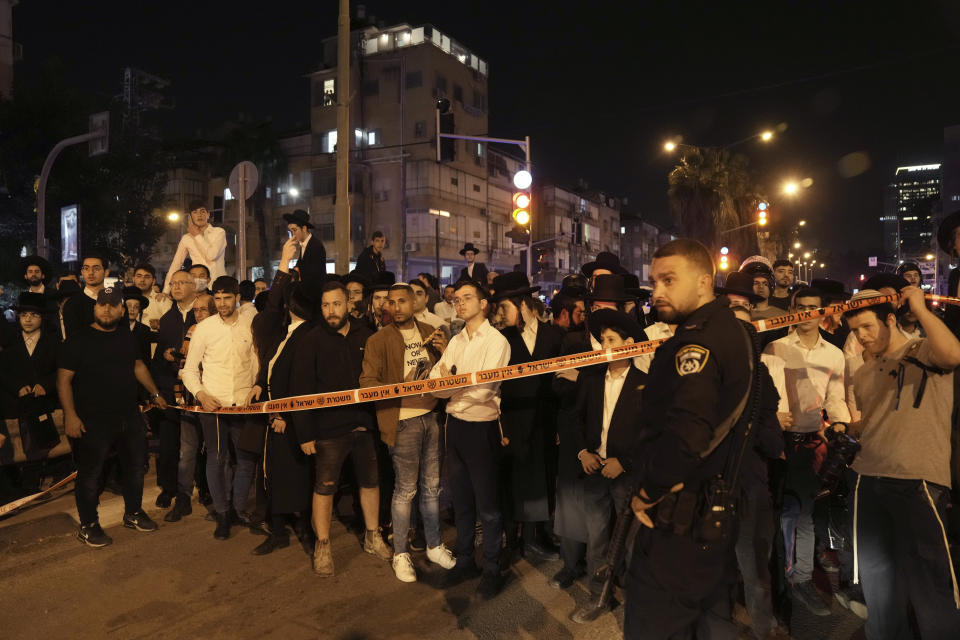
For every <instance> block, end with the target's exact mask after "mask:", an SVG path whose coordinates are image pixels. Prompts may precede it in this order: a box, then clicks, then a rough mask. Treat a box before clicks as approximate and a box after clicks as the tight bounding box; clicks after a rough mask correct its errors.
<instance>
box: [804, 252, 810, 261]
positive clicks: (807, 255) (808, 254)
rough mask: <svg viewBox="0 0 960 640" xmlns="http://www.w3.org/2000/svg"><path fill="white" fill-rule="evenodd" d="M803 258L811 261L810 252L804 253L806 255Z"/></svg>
mask: <svg viewBox="0 0 960 640" xmlns="http://www.w3.org/2000/svg"><path fill="white" fill-rule="evenodd" d="M803 257H804V258H806V259H807V260H809V259H810V252H809V251H807V252H806V253H804V254H803Z"/></svg>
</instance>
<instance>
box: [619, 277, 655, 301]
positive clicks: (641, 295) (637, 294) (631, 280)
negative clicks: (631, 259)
mask: <svg viewBox="0 0 960 640" xmlns="http://www.w3.org/2000/svg"><path fill="white" fill-rule="evenodd" d="M623 287H624V289H625V290H626V292H627V293H629V294H630V295H631V296H633V297H634V298H637V299H638V300H649V299H650V295H651V294H652V293H653V291H651V290H650V289H649V288H648V287H641V286H640V278H639V276H637V274H635V273H625V274H623Z"/></svg>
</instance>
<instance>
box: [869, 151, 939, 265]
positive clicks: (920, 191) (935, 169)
mask: <svg viewBox="0 0 960 640" xmlns="http://www.w3.org/2000/svg"><path fill="white" fill-rule="evenodd" d="M939 204H940V165H939V164H923V165H914V166H909V167H897V170H896V172H895V173H894V178H893V181H892V182H891V183H890V184H889V186H888V187H887V192H886V194H885V202H884V216H883V218H881V220H882V221H883V224H884V250H885V251H884V253H885V254H887V255H885V258H886V260H884V262H885V261H889V262H891V263H893V264H900V263H903V262H917V263H919V264H920V266H921V268H922V269H923V271H924V279H925V280H933V278H934V275H935V272H936V259H935V253H936V250H937V247H936V235H937V228H936V218H935V213H936V211H937V210H938V208H939ZM891 240H893V242H892V243H891ZM891 244H892V246H891Z"/></svg>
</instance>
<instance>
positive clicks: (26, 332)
mask: <svg viewBox="0 0 960 640" xmlns="http://www.w3.org/2000/svg"><path fill="white" fill-rule="evenodd" d="M51 313H52V310H51V309H50V307H49V305H48V299H47V296H46V295H44V294H42V293H30V292H29V291H25V292H23V293H21V294H20V301H19V304H18V305H17V322H18V323H19V329H20V330H19V331H18V332H17V335H16V337H14V338H13V340H12V341H11V343H10V344H9V345H8V346H6V347H5V348H4V349H3V351H2V352H0V385H2V386H3V390H4V392H5V395H6V396H7V397H6V398H5V402H4V404H5V405H6V406H11V407H15V408H16V409H15V411H13V412H12V414H11V415H15V416H16V417H17V419H18V420H19V423H20V425H19V426H20V438H21V441H22V443H23V448H24V453H26V456H27V461H26V462H25V463H24V464H23V467H22V469H21V471H22V476H21V477H22V483H21V484H22V489H23V490H24V492H26V493H36V492H37V491H39V490H40V472H41V469H42V465H43V459H44V458H45V457H46V453H47V450H48V445H49V446H52V445H54V444H56V442H59V438H56V441H54V440H53V438H51V439H50V440H49V441H44V440H46V438H45V437H41V436H43V435H45V432H49V431H50V429H49V427H52V426H53V424H52V419H51V418H50V414H51V413H52V412H53V411H54V409H56V408H57V407H58V406H59V402H58V401H57V393H56V386H57V350H58V348H59V344H60V340H59V337H58V335H57V334H56V333H52V332H48V331H47V329H46V327H45V326H44V325H45V324H46V323H45V320H44V315H49V314H51ZM51 435H56V428H55V427H53V433H52V434H51Z"/></svg>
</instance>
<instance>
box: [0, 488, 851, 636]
mask: <svg viewBox="0 0 960 640" xmlns="http://www.w3.org/2000/svg"><path fill="white" fill-rule="evenodd" d="M147 483H148V485H152V484H153V476H152V474H150V475H149V476H148V480H147ZM156 493H157V490H156V489H155V488H154V487H152V486H150V487H148V490H147V492H146V494H145V496H144V505H145V506H147V511H148V512H149V513H150V514H151V516H152V517H153V518H154V519H155V520H157V522H158V523H159V525H160V529H159V530H158V531H156V532H153V533H139V532H136V531H134V530H132V529H125V528H123V527H122V526H121V524H120V522H121V516H122V510H123V509H122V506H123V505H122V499H121V498H120V497H118V496H115V495H112V494H109V493H105V494H104V496H103V499H102V506H101V522H102V524H103V526H104V529H105V530H106V531H107V533H108V534H109V535H110V536H111V537H113V539H114V544H113V545H112V546H110V547H107V548H104V549H99V550H94V549H89V548H87V547H86V546H84V545H82V544H81V543H80V542H78V541H77V539H76V538H75V537H74V532H75V529H76V511H75V508H74V503H73V493H72V491H71V490H70V488H69V487H68V488H67V489H66V490H63V491H60V492H58V493H57V497H56V498H55V499H54V500H51V501H50V502H47V503H44V504H40V505H36V506H34V507H32V508H28V509H26V510H24V511H22V512H20V513H16V514H13V515H12V516H10V517H7V518H5V519H3V520H0V585H3V587H2V589H0V637H3V638H7V639H10V638H44V639H48V638H50V639H52V638H104V637H109V638H145V637H149V638H228V637H229V638H253V637H257V638H270V637H277V638H284V639H290V640H294V639H298V638H331V639H337V640H361V639H368V638H369V639H373V638H377V639H379V638H390V639H392V640H393V639H404V638H550V639H568V638H569V639H573V638H578V639H579V638H584V639H589V638H603V639H608V638H618V637H622V626H623V612H622V608H617V609H615V610H614V611H613V612H612V613H610V614H607V615H604V616H602V617H601V618H600V619H598V620H597V621H595V622H593V623H592V624H589V625H577V624H574V623H572V622H570V621H569V620H568V619H567V616H568V615H569V614H570V612H572V611H573V610H574V609H575V608H576V607H577V606H578V605H580V604H583V603H585V602H586V599H587V590H586V588H585V586H584V585H583V584H581V583H576V584H574V586H573V587H571V588H570V589H569V590H568V591H557V590H555V589H551V588H550V586H549V585H548V584H547V580H548V579H549V578H550V576H552V575H553V573H554V572H556V571H557V570H558V569H559V567H560V563H559V561H552V562H542V563H537V562H533V563H530V562H527V561H526V560H521V561H520V562H518V563H516V564H514V565H513V566H512V567H511V569H510V571H509V573H508V577H507V585H506V587H505V588H504V590H503V592H502V593H501V594H500V595H499V596H498V597H496V598H495V599H493V600H491V601H487V602H484V601H481V600H478V599H477V598H475V597H474V590H475V588H476V584H477V580H473V581H470V582H467V583H465V584H462V585H458V586H456V587H454V588H451V589H449V590H445V589H443V588H442V580H443V574H444V573H445V572H444V571H443V570H442V569H440V568H438V567H436V566H434V565H429V564H428V563H427V561H426V558H425V556H424V554H422V553H419V554H416V553H415V554H414V562H415V564H416V565H417V569H418V573H419V574H420V576H421V579H420V581H419V582H418V583H416V584H404V583H401V582H399V581H398V580H397V579H396V578H395V577H394V575H393V571H392V570H391V568H390V565H389V563H386V562H383V561H380V560H377V559H375V558H373V557H372V556H370V555H367V554H365V553H363V550H362V548H361V545H360V543H359V542H358V540H357V538H356V537H355V536H354V535H353V534H351V533H350V532H348V531H347V530H346V529H345V528H344V527H343V526H342V525H341V524H339V523H336V522H335V523H334V525H333V531H332V535H331V540H332V544H333V553H334V560H335V563H336V570H337V575H336V576H335V577H333V578H319V577H317V576H315V575H314V574H313V572H312V570H311V567H310V558H309V556H307V555H306V554H305V553H304V551H303V550H302V549H301V548H300V546H299V545H298V544H297V543H296V539H295V538H292V539H291V540H292V543H291V545H290V547H288V548H286V549H281V550H278V551H275V552H274V553H272V554H270V555H268V556H263V557H256V556H252V555H250V550H251V549H253V548H254V547H255V546H256V545H258V544H259V543H260V542H261V541H262V540H263V538H262V537H259V536H255V535H253V534H251V533H250V532H249V531H248V530H247V529H245V528H234V531H233V534H232V535H231V537H230V539H229V540H227V541H217V540H214V539H213V528H214V524H213V523H211V522H208V521H205V520H204V518H203V508H202V507H198V506H196V505H195V506H194V512H193V514H192V515H190V516H187V517H186V518H184V519H183V520H182V521H181V522H179V523H175V524H168V523H164V522H163V521H162V515H163V514H162V512H161V511H160V510H159V509H156V508H154V507H153V506H152V505H153V502H154V499H155V497H156ZM453 533H454V532H453V531H452V530H450V529H449V528H447V529H445V531H444V536H445V538H446V539H447V542H448V544H450V543H451V542H452V537H453ZM832 607H833V611H834V614H833V615H831V616H830V617H828V618H816V617H814V616H812V615H804V614H805V611H802V610H801V611H797V612H796V613H795V614H794V620H793V627H794V632H793V637H795V638H800V639H803V640H806V639H808V638H809V639H814V638H817V639H819V638H831V639H834V638H835V639H838V640H841V639H842V640H846V639H847V638H858V637H862V630H860V628H861V621H860V620H859V619H857V618H856V617H854V616H853V615H852V614H850V613H848V612H846V611H844V610H843V609H841V608H840V607H839V606H837V605H836V604H835V603H834V604H833V605H832Z"/></svg>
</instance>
